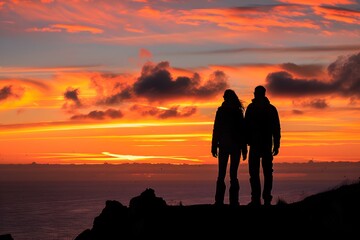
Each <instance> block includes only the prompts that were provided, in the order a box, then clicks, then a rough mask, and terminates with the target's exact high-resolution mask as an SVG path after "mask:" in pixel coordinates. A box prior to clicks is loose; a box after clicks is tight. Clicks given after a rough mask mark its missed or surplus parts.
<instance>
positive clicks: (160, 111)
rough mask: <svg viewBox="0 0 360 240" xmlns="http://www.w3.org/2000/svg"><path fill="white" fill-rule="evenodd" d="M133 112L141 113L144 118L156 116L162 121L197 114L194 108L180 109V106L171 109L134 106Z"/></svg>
mask: <svg viewBox="0 0 360 240" xmlns="http://www.w3.org/2000/svg"><path fill="white" fill-rule="evenodd" d="M131 110H133V111H137V112H139V113H140V114H141V115H142V116H154V117H157V118H161V119H166V118H176V117H189V116H191V115H193V114H194V113H196V111H197V108H196V107H194V106H187V107H183V108H182V109H180V107H179V106H173V107H170V108H167V109H165V108H158V107H152V106H142V105H134V106H132V107H131Z"/></svg>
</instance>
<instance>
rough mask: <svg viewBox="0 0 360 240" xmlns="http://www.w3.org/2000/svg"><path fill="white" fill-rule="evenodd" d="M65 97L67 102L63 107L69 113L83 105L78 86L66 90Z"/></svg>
mask: <svg viewBox="0 0 360 240" xmlns="http://www.w3.org/2000/svg"><path fill="white" fill-rule="evenodd" d="M64 99H65V103H64V104H63V106H62V108H63V109H65V110H66V111H67V112H69V113H73V112H75V111H76V109H78V108H81V107H82V103H81V101H80V99H79V89H78V88H76V89H74V88H70V87H69V88H68V89H67V90H66V91H65V92H64Z"/></svg>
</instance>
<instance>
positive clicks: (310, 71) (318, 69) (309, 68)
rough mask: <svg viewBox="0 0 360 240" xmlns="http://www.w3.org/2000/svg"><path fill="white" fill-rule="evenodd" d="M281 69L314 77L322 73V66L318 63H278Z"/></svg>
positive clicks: (302, 75)
mask: <svg viewBox="0 0 360 240" xmlns="http://www.w3.org/2000/svg"><path fill="white" fill-rule="evenodd" d="M280 67H281V68H282V69H284V70H285V71H287V72H290V73H292V74H296V75H298V76H301V77H314V76H318V75H322V74H324V70H325V69H324V67H323V66H322V65H320V64H303V65H297V64H294V63H283V64H281V65H280Z"/></svg>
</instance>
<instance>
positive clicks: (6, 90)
mask: <svg viewBox="0 0 360 240" xmlns="http://www.w3.org/2000/svg"><path fill="white" fill-rule="evenodd" d="M12 95H13V93H12V92H11V86H5V87H3V88H1V89H0V101H2V100H5V99H7V98H9V97H11V96H12Z"/></svg>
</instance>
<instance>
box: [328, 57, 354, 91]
mask: <svg viewBox="0 0 360 240" xmlns="http://www.w3.org/2000/svg"><path fill="white" fill-rule="evenodd" d="M328 73H329V75H330V76H331V77H332V79H333V82H332V86H333V88H334V90H335V91H338V92H339V93H340V94H341V95H343V96H346V97H357V98H360V53H358V54H354V55H351V56H349V57H345V56H341V57H339V58H338V59H337V60H336V61H335V62H333V63H332V64H330V65H329V67H328Z"/></svg>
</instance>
